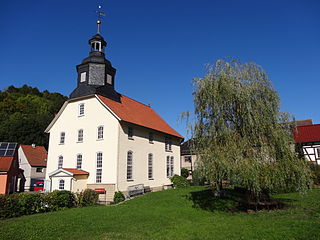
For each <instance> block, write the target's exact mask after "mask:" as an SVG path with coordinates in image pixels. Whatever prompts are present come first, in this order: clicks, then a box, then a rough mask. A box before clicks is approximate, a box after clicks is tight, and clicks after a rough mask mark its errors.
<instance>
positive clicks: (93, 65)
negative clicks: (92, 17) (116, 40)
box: [70, 6, 119, 100]
mask: <svg viewBox="0 0 320 240" xmlns="http://www.w3.org/2000/svg"><path fill="white" fill-rule="evenodd" d="M98 8H99V10H98V11H97V14H98V20H97V22H96V23H97V33H96V34H95V35H94V36H93V37H92V38H91V39H89V42H88V43H89V46H90V52H89V56H88V57H86V58H85V59H83V60H82V62H81V64H79V65H77V67H76V68H77V73H78V79H77V88H76V89H75V90H73V92H72V93H71V94H70V98H76V97H81V96H85V95H90V94H100V95H103V96H105V97H108V98H111V99H114V100H117V99H119V96H118V95H119V94H118V93H117V92H116V91H115V90H114V80H115V74H116V69H115V68H113V67H112V65H111V62H110V61H109V60H107V59H106V57H105V48H106V46H107V42H106V41H105V40H104V38H103V37H102V36H101V34H100V25H101V23H102V22H101V20H100V18H101V17H102V16H105V14H104V13H103V12H102V11H101V6H99V7H98Z"/></svg>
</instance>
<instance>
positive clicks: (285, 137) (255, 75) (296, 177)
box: [191, 60, 310, 197]
mask: <svg viewBox="0 0 320 240" xmlns="http://www.w3.org/2000/svg"><path fill="white" fill-rule="evenodd" d="M193 83H194V93H193V96H194V105H195V122H194V123H193V124H191V130H192V135H193V136H192V137H193V138H194V144H193V146H192V148H193V151H194V152H195V153H197V154H198V156H199V162H198V169H199V170H200V171H201V172H202V174H203V175H204V176H205V177H206V178H207V179H208V180H209V181H210V182H211V184H212V185H213V187H214V189H216V190H220V189H221V188H222V182H223V181H224V180H230V181H231V182H233V183H237V184H238V185H240V186H242V187H244V188H246V189H247V190H249V191H250V192H251V193H252V195H253V196H255V197H259V196H260V194H261V193H267V194H268V193H270V191H273V190H280V189H287V190H288V189H289V190H298V191H303V190H305V189H306V188H307V186H308V184H309V183H310V171H309V169H308V166H307V163H306V161H305V160H304V159H302V158H299V157H297V154H296V153H295V152H294V151H293V149H294V147H293V144H294V141H293V137H292V130H293V128H292V127H293V126H292V124H287V123H288V122H290V121H289V118H288V115H287V114H281V113H280V112H279V104H280V103H279V102H280V100H279V96H278V94H277V92H276V91H275V90H274V88H273V87H272V84H271V82H270V81H269V79H268V77H267V75H266V73H265V72H264V70H263V69H262V68H261V67H260V66H258V65H256V64H255V63H241V62H238V61H234V60H232V61H224V60H218V61H217V62H216V63H215V65H213V66H211V67H210V68H209V71H208V73H207V74H206V75H205V76H204V77H203V78H196V79H194V80H193Z"/></svg>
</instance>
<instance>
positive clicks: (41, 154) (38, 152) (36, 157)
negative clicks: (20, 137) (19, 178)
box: [20, 144, 48, 167]
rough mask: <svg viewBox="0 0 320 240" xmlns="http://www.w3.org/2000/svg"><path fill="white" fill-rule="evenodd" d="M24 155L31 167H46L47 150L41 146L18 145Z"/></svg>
mask: <svg viewBox="0 0 320 240" xmlns="http://www.w3.org/2000/svg"><path fill="white" fill-rule="evenodd" d="M20 146H21V148H22V150H23V152H24V155H26V158H27V160H28V162H29V164H30V165H31V166H32V167H34V166H35V167H46V166H47V158H48V154H47V150H46V149H45V148H44V147H43V146H36V147H35V148H33V147H32V146H31V145H22V144H21V145H20Z"/></svg>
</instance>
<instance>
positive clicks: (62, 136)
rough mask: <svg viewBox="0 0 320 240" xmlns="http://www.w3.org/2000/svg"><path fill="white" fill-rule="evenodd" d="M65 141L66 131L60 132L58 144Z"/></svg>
mask: <svg viewBox="0 0 320 240" xmlns="http://www.w3.org/2000/svg"><path fill="white" fill-rule="evenodd" d="M65 142H66V132H60V144H64V143H65Z"/></svg>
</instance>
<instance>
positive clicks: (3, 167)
mask: <svg viewBox="0 0 320 240" xmlns="http://www.w3.org/2000/svg"><path fill="white" fill-rule="evenodd" d="M13 158H14V156H11V157H0V172H8V171H9V170H10V167H11V165H12V162H13Z"/></svg>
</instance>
